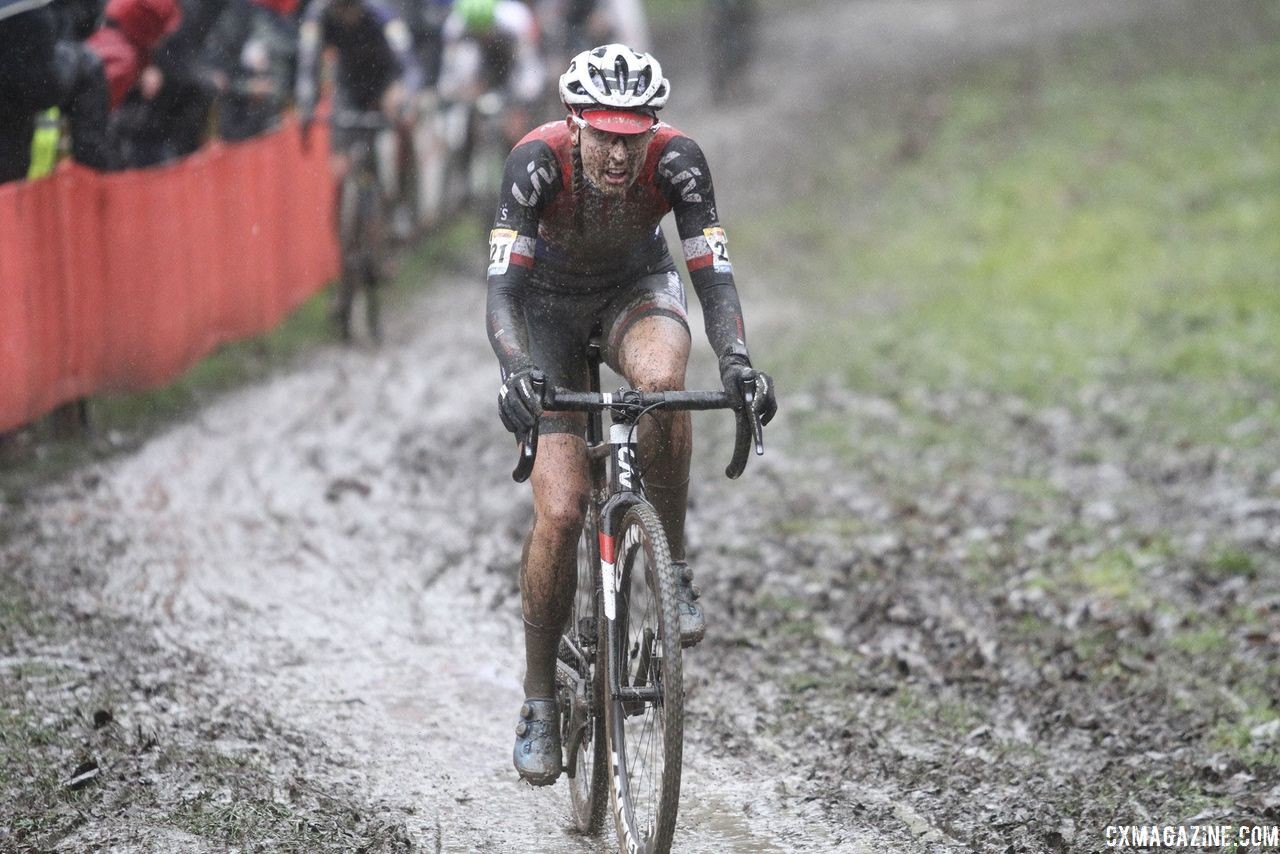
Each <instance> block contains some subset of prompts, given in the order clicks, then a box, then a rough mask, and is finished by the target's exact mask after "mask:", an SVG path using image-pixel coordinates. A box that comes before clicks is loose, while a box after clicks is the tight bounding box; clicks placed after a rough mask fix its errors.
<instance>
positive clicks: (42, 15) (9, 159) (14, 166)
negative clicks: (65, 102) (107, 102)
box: [0, 0, 60, 183]
mask: <svg viewBox="0 0 1280 854" xmlns="http://www.w3.org/2000/svg"><path fill="white" fill-rule="evenodd" d="M36 3H37V6H36V8H32V3H31V2H24V0H0V183H4V182H5V181H16V180H20V179H22V178H25V177H26V176H27V169H28V168H30V165H31V136H32V134H33V133H34V132H35V126H36V124H35V119H36V113H38V112H39V111H41V110H45V109H48V108H49V107H52V106H54V105H55V104H57V103H58V98H59V95H60V88H59V85H58V74H57V63H56V60H55V58H54V46H55V43H56V41H57V36H58V32H57V18H56V16H55V15H54V13H53V11H52V10H51V9H50V8H49V6H48V0H45V2H43V3H41V2H40V0H36Z"/></svg>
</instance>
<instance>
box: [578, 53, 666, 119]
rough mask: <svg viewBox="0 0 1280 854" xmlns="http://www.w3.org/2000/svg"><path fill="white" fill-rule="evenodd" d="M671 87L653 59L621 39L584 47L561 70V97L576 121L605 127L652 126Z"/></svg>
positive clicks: (656, 61) (660, 67)
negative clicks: (565, 69) (564, 70)
mask: <svg viewBox="0 0 1280 854" xmlns="http://www.w3.org/2000/svg"><path fill="white" fill-rule="evenodd" d="M670 92H671V85H670V83H668V82H667V78H665V77H663V76H662V66H661V65H659V64H658V60H656V59H654V58H653V57H652V56H650V55H649V54H647V53H637V52H636V51H634V50H632V49H631V48H629V47H627V46H626V45H623V44H606V45H601V46H600V47H596V48H592V49H591V50H584V51H583V52H582V53H580V54H578V55H577V56H575V57H574V58H573V59H572V60H570V62H569V70H568V71H566V72H565V73H564V74H561V75H560V100H561V101H563V102H564V105H565V107H567V108H568V109H569V112H570V113H572V114H573V117H574V120H575V121H576V122H577V123H578V125H579V126H585V125H588V124H589V125H591V126H592V127H594V128H597V129H599V130H603V131H607V132H608V133H621V134H636V133H644V132H645V131H647V130H652V129H653V127H654V126H655V125H656V124H657V116H656V114H657V112H658V110H660V109H662V107H663V106H664V105H665V104H666V103H667V96H668V95H669V94H670Z"/></svg>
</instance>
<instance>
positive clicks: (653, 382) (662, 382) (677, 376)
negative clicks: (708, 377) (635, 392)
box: [632, 365, 684, 392]
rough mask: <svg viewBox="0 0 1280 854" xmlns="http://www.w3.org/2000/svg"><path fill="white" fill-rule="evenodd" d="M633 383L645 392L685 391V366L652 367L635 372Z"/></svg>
mask: <svg viewBox="0 0 1280 854" xmlns="http://www.w3.org/2000/svg"><path fill="white" fill-rule="evenodd" d="M632 382H633V383H635V385H636V387H637V388H640V389H643V390H644V391H655V392H657V391H684V365H651V366H647V367H643V368H640V369H638V370H636V371H635V375H634V376H633V377H632Z"/></svg>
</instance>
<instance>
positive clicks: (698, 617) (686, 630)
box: [671, 562, 707, 647]
mask: <svg viewBox="0 0 1280 854" xmlns="http://www.w3.org/2000/svg"><path fill="white" fill-rule="evenodd" d="M671 568H672V569H674V570H675V575H676V602H677V603H678V604H677V605H676V609H677V610H678V611H679V612H680V646H683V647H689V646H693V645H694V644H696V643H698V642H699V641H701V640H702V636H703V635H705V634H706V633H707V623H706V621H705V620H704V619H703V618H702V609H701V608H699V607H698V606H697V605H696V604H695V601H696V600H697V598H698V595H699V591H698V588H696V587H694V586H693V570H692V569H690V568H689V565H688V564H687V563H680V562H672V564H671Z"/></svg>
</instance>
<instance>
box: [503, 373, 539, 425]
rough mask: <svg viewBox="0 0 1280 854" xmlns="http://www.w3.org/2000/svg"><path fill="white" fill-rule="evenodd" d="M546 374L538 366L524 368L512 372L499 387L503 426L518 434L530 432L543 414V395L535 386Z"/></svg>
mask: <svg viewBox="0 0 1280 854" xmlns="http://www.w3.org/2000/svg"><path fill="white" fill-rule="evenodd" d="M545 376H546V375H545V374H543V373H542V371H540V370H538V369H537V368H523V369H521V370H519V371H516V372H514V373H512V374H511V375H510V376H508V377H507V378H506V380H505V381H504V382H503V383H502V387H501V388H499V389H498V415H499V416H501V418H502V426H504V427H506V428H507V429H508V430H510V431H511V432H512V433H515V434H516V435H522V434H525V433H528V432H529V431H530V430H532V429H533V427H534V425H535V424H537V423H538V418H540V417H541V416H542V395H541V393H540V392H539V391H538V390H537V389H535V388H534V382H535V381H536V382H538V383H541V382H543V381H544V380H545Z"/></svg>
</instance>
